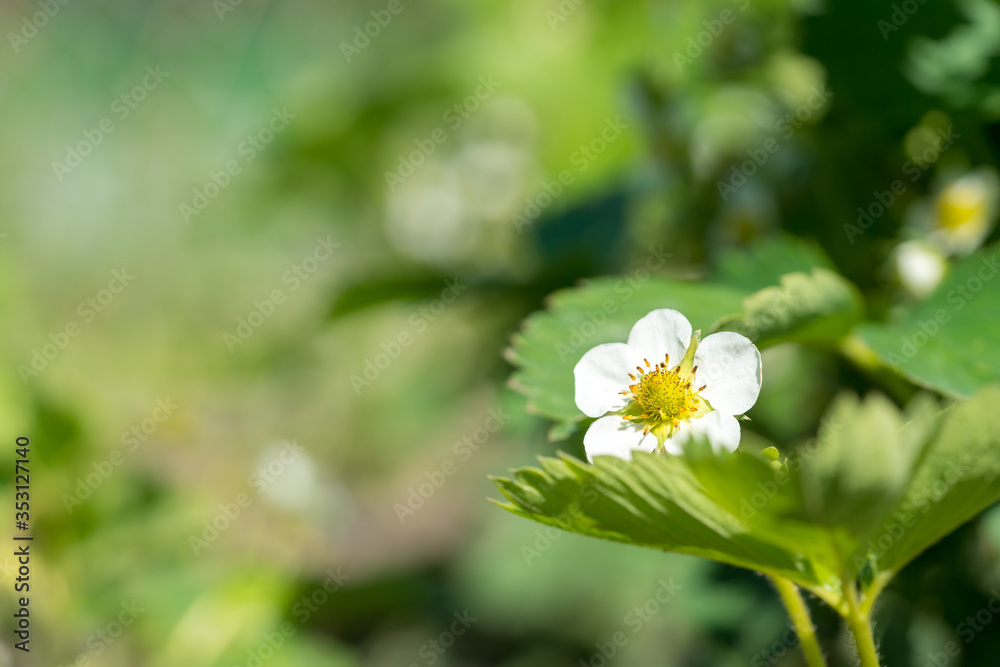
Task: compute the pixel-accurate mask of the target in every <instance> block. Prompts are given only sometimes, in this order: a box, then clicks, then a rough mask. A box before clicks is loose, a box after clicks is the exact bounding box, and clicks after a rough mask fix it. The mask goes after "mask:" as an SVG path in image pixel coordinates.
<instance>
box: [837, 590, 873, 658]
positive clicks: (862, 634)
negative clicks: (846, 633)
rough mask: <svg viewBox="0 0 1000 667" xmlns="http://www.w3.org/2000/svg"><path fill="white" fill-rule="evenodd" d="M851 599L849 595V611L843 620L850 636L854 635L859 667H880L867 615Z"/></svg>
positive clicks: (851, 596)
mask: <svg viewBox="0 0 1000 667" xmlns="http://www.w3.org/2000/svg"><path fill="white" fill-rule="evenodd" d="M852 598H853V595H852V594H851V593H849V594H848V600H847V604H848V609H849V611H848V613H847V615H846V616H845V617H844V618H845V620H846V621H847V626H848V627H849V628H850V629H851V634H852V635H854V643H855V644H857V646H858V658H859V659H860V660H861V667H880V665H879V661H878V649H876V648H875V636H874V635H873V634H872V624H871V620H870V618H869V614H867V613H865V612H864V611H862V610H861V609H860V608H859V605H857V604H856V601H855V600H853V599H852Z"/></svg>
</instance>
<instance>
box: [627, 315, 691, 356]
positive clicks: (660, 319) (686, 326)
mask: <svg viewBox="0 0 1000 667" xmlns="http://www.w3.org/2000/svg"><path fill="white" fill-rule="evenodd" d="M628 344H629V347H631V348H633V349H635V350H636V351H638V352H640V353H641V354H642V356H643V358H646V359H649V360H650V361H651V362H653V363H654V364H658V363H660V362H661V361H663V355H665V354H669V355H670V366H671V368H672V367H674V366H676V365H677V364H679V363H680V361H681V359H683V358H684V352H686V351H687V349H688V345H690V344H691V323H690V322H688V320H687V318H686V317H684V316H683V315H681V314H680V313H678V312H677V311H676V310H670V309H669V308H663V309H661V310H654V311H653V312H651V313H649V314H648V315H646V316H645V317H643V318H642V319H641V320H639V321H638V322H636V323H635V326H633V327H632V331H631V332H630V333H629V335H628Z"/></svg>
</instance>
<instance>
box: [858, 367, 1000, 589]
mask: <svg viewBox="0 0 1000 667" xmlns="http://www.w3.org/2000/svg"><path fill="white" fill-rule="evenodd" d="M998 405H1000V386H996V385H994V386H991V387H988V388H986V389H984V390H982V391H981V392H979V393H977V394H976V395H975V396H973V397H972V398H971V399H969V400H968V401H966V402H964V403H960V404H958V405H956V406H954V407H952V408H950V409H948V410H946V411H945V412H943V413H941V415H940V418H939V420H938V421H939V423H940V428H938V429H935V430H933V431H932V429H930V428H928V427H927V426H926V425H925V426H924V428H923V429H922V430H923V432H924V433H928V434H930V435H932V437H931V438H930V440H929V442H928V444H926V446H925V447H924V448H923V449H922V452H921V453H920V461H919V464H918V466H917V469H916V471H915V472H914V474H913V477H912V480H911V481H910V482H909V485H908V488H907V490H906V494H905V496H904V497H903V499H902V501H901V502H900V503H899V505H898V506H897V507H896V508H895V510H894V511H893V512H892V513H891V514H889V515H887V517H886V519H885V521H884V526H883V528H882V532H881V533H880V534H879V536H878V538H877V539H875V540H873V541H872V543H871V544H870V545H869V547H870V549H869V553H868V555H869V557H872V558H873V559H874V561H875V563H876V565H877V567H878V570H879V571H880V572H890V573H895V572H898V571H899V570H900V569H902V568H903V566H905V565H906V564H907V563H909V562H910V561H911V560H913V559H914V558H916V557H917V556H918V555H920V554H921V553H922V552H923V551H924V550H925V549H927V548H928V547H930V546H931V545H932V544H934V543H935V542H937V541H938V540H940V539H941V538H943V537H944V536H946V535H948V534H949V533H951V532H952V531H954V530H955V529H956V528H958V527H959V526H961V525H962V524H963V523H965V522H966V521H968V520H970V519H972V518H973V517H974V516H976V515H977V514H979V513H980V512H982V511H983V510H985V509H986V508H988V507H990V506H991V505H993V504H994V503H996V502H997V501H998V500H1000V412H998V411H997V406H998Z"/></svg>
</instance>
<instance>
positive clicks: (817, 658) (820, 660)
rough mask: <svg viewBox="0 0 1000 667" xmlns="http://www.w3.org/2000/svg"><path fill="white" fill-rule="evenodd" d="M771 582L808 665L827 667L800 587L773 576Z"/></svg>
mask: <svg viewBox="0 0 1000 667" xmlns="http://www.w3.org/2000/svg"><path fill="white" fill-rule="evenodd" d="M771 581H772V582H774V587H775V588H776V589H777V590H778V595H780V596H781V601H782V602H784V603H785V608H786V609H788V615H789V617H790V618H791V619H792V625H794V626H795V632H796V634H798V636H799V644H800V645H801V646H802V652H803V653H805V655H806V664H808V665H809V667H826V658H824V657H823V651H821V650H820V648H819V641H818V640H817V639H816V628H814V627H813V624H812V619H811V618H810V617H809V607H807V606H806V601H805V600H803V599H802V594H801V593H800V592H799V589H798V587H796V585H795V584H793V583H792V582H791V581H789V580H788V579H785V578H784V577H779V576H772V577H771ZM875 665H878V663H877V662H876V663H875Z"/></svg>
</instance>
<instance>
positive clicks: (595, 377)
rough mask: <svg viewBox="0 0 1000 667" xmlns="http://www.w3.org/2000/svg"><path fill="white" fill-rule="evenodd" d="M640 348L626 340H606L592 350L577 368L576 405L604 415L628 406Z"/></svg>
mask: <svg viewBox="0 0 1000 667" xmlns="http://www.w3.org/2000/svg"><path fill="white" fill-rule="evenodd" d="M636 356H637V354H636V352H635V350H633V349H632V348H630V347H629V346H628V345H626V344H625V343H606V344H604V345H598V346H597V347H595V348H593V349H591V350H588V351H587V353H586V354H585V355H583V358H582V359H580V361H579V362H578V363H577V364H576V368H574V369H573V375H574V376H575V377H576V407H578V408H580V411H581V412H583V414H585V415H587V416H588V417H601V416H603V415H604V413H606V412H608V411H610V410H618V409H620V408H623V407H625V404H626V403H627V402H628V399H627V398H626V397H625V396H622V395H620V394H619V393H618V392H621V391H628V386H629V384H631V381H630V380H629V377H628V374H629V372H630V371H631V372H634V370H635V365H636V364H637V363H638V362H641V361H642V360H641V359H639V360H638V361H637V360H636Z"/></svg>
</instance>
